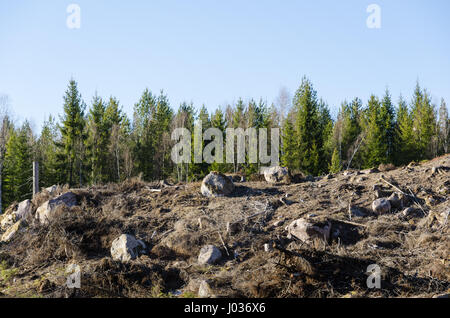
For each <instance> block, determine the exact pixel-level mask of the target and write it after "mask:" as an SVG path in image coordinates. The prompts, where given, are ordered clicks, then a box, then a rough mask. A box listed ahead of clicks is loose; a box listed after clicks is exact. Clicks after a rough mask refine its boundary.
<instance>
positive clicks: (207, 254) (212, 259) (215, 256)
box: [198, 245, 222, 265]
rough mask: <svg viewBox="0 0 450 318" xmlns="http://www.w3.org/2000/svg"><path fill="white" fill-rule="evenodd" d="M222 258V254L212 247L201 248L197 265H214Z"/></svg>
mask: <svg viewBox="0 0 450 318" xmlns="http://www.w3.org/2000/svg"><path fill="white" fill-rule="evenodd" d="M221 258H222V252H220V250H219V249H218V248H217V247H215V246H214V245H206V246H203V247H202V249H201V250H200V253H199V255H198V263H199V264H210V265H212V264H215V263H216V262H217V261H219V260H220V259H221Z"/></svg>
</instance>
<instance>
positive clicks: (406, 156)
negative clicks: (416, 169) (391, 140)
mask: <svg viewBox="0 0 450 318" xmlns="http://www.w3.org/2000/svg"><path fill="white" fill-rule="evenodd" d="M396 122H397V125H396V130H397V132H396V139H395V140H396V142H395V149H396V151H395V153H396V156H395V163H396V165H402V164H407V163H409V162H411V161H412V160H414V159H415V157H416V153H415V151H416V150H415V147H414V138H413V119H412V115H411V112H410V111H409V108H408V104H407V103H406V101H405V100H404V99H403V97H402V96H400V100H399V102H398V108H397V120H396Z"/></svg>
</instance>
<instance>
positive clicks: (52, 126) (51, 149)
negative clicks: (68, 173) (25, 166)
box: [37, 115, 61, 187]
mask: <svg viewBox="0 0 450 318" xmlns="http://www.w3.org/2000/svg"><path fill="white" fill-rule="evenodd" d="M59 139H60V135H59V130H58V125H57V123H56V121H55V118H54V117H53V116H51V115H50V116H49V117H48V119H47V120H46V121H45V122H44V124H43V126H42V131H41V135H40V137H39V140H38V141H37V147H38V161H39V170H40V174H39V183H40V186H42V187H49V186H51V185H54V184H58V183H60V182H61V171H60V170H59V169H58V162H57V151H58V148H57V146H56V142H57V141H58V140H59Z"/></svg>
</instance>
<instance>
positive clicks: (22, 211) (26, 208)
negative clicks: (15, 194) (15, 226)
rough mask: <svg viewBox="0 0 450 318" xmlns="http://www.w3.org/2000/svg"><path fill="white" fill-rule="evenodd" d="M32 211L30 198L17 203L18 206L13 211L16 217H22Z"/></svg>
mask: <svg viewBox="0 0 450 318" xmlns="http://www.w3.org/2000/svg"><path fill="white" fill-rule="evenodd" d="M32 212H33V210H32V205H31V201H30V200H25V201H22V202H20V203H19V206H18V207H17V210H16V211H15V212H14V214H15V215H16V219H17V220H20V219H24V218H26V217H28V216H29V215H31V213H32Z"/></svg>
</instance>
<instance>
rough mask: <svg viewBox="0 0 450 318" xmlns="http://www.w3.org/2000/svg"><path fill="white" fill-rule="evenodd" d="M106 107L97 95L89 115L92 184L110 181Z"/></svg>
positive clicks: (89, 154)
mask: <svg viewBox="0 0 450 318" xmlns="http://www.w3.org/2000/svg"><path fill="white" fill-rule="evenodd" d="M105 111H106V106H105V103H104V102H103V100H102V99H101V98H100V97H99V96H98V95H97V94H95V96H94V98H93V100H92V107H91V109H90V110H89V115H88V139H87V150H88V158H89V162H90V172H91V178H90V181H91V182H92V183H94V184H95V183H103V182H106V181H108V170H109V167H108V148H109V137H110V127H109V122H107V121H106V120H105Z"/></svg>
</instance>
